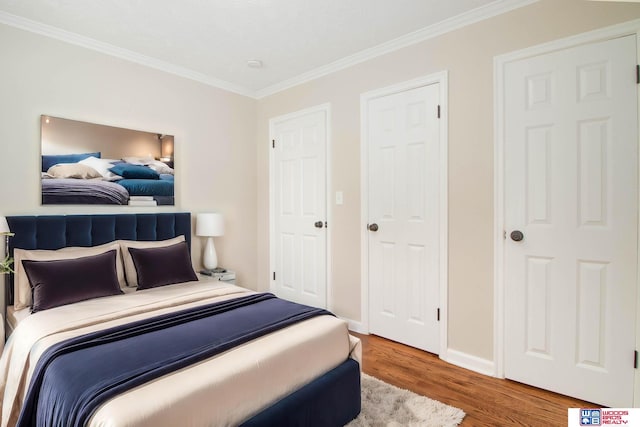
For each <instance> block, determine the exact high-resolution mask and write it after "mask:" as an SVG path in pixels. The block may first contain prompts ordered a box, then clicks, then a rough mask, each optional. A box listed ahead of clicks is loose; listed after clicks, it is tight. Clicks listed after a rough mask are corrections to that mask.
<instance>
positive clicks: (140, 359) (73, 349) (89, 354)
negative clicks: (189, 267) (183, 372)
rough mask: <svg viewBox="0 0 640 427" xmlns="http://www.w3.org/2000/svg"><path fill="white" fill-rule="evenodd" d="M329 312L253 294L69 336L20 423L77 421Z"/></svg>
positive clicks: (32, 389)
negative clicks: (148, 384)
mask: <svg viewBox="0 0 640 427" xmlns="http://www.w3.org/2000/svg"><path fill="white" fill-rule="evenodd" d="M322 314H330V313H329V312H327V311H325V310H322V309H317V308H313V307H307V306H303V305H300V304H295V303H292V302H289V301H285V300H281V299H278V298H276V297H275V296H273V295H272V294H256V295H250V296H247V297H241V298H236V299H233V300H230V301H224V302H220V303H214V304H208V305H206V306H201V307H196V308H193V309H188V310H183V311H180V312H176V313H170V314H166V315H162V316H157V317H154V318H151V319H145V320H142V321H137V322H133V323H129V324H126V325H122V326H117V327H113V328H110V329H106V330H103V331H98V332H94V333H90V334H86V335H83V336H80V337H76V338H72V339H69V340H66V341H63V342H61V343H58V344H56V345H53V346H52V347H50V348H49V349H48V350H47V351H46V352H45V353H44V354H43V355H42V357H41V358H40V360H39V361H38V363H37V365H36V368H35V371H34V374H33V377H32V379H31V384H30V385H29V390H28V392H27V396H26V398H25V402H24V405H23V407H22V410H21V413H20V417H19V420H18V424H17V425H18V426H35V425H37V426H65V427H66V426H82V425H84V424H85V423H86V422H87V421H88V420H89V418H90V417H91V416H92V414H93V413H94V412H95V410H96V409H97V408H98V407H99V406H100V405H101V404H102V403H104V402H105V401H106V400H108V399H110V398H112V397H114V396H116V395H118V394H120V393H122V392H124V391H127V390H129V389H131V388H133V387H136V386H138V385H140V384H143V383H146V382H148V381H151V380H153V379H155V378H158V377H160V376H162V375H165V374H167V373H170V372H173V371H175V370H177V369H181V368H183V367H185V366H188V365H191V364H194V363H197V362H199V361H202V360H204V359H206V358H209V357H211V356H213V355H215V354H218V353H221V352H224V351H226V350H228V349H230V348H232V347H235V346H237V345H240V344H243V343H245V342H248V341H250V340H252V339H255V338H257V337H260V336H262V335H265V334H268V333H270V332H273V331H275V330H278V329H281V328H284V327H286V326H289V325H291V324H293V323H296V322H299V321H302V320H305V319H308V318H311V317H314V316H318V315H322Z"/></svg>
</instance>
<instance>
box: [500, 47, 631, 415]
mask: <svg viewBox="0 0 640 427" xmlns="http://www.w3.org/2000/svg"><path fill="white" fill-rule="evenodd" d="M635 64H636V42H635V36H629V37H623V38H619V39H615V40H610V41H606V42H601V43H594V44H590V45H585V46H580V47H575V48H572V49H567V50H563V51H558V52H554V53H551V54H547V55H542V56H538V57H534V58H530V59H525V60H521V61H517V62H513V63H511V64H508V65H507V68H506V69H505V70H506V71H505V79H506V80H505V111H506V113H505V224H506V234H505V238H506V239H507V240H506V244H505V298H506V300H505V315H506V318H505V374H506V377H507V378H511V379H514V380H517V381H520V382H524V383H527V384H531V385H535V386H538V387H542V388H545V389H549V390H553V391H556V392H559V393H563V394H567V395H570V396H575V397H578V398H581V399H584V400H587V401H590V402H594V403H597V404H600V405H607V406H612V407H631V405H632V402H633V400H632V398H633V380H634V369H633V355H634V350H635V316H636V286H637V285H636V282H637V258H638V250H637V245H638V227H637V224H638V133H637V130H638V123H637V114H638V110H637V105H636V102H637V92H636V90H637V89H636V82H635V73H634V70H635ZM518 231H519V232H521V233H522V236H523V239H522V240H520V241H517V239H518V236H516V235H515V234H514V235H513V236H512V233H513V232H516V234H517V232H518ZM514 238H515V240H514Z"/></svg>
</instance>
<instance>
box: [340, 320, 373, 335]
mask: <svg viewBox="0 0 640 427" xmlns="http://www.w3.org/2000/svg"><path fill="white" fill-rule="evenodd" d="M340 318H341V319H342V320H344V321H345V322H347V325H349V330H350V331H352V332H357V333H359V334H363V335H369V331H367V329H366V328H365V327H364V325H363V324H362V322H356V321H355V320H351V319H347V318H346V317H340Z"/></svg>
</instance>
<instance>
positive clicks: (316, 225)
mask: <svg viewBox="0 0 640 427" xmlns="http://www.w3.org/2000/svg"><path fill="white" fill-rule="evenodd" d="M313 225H314V226H315V227H316V228H322V225H323V222H322V221H316V222H315V223H314V224H313Z"/></svg>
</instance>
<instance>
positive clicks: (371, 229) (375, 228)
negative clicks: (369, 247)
mask: <svg viewBox="0 0 640 427" xmlns="http://www.w3.org/2000/svg"><path fill="white" fill-rule="evenodd" d="M369 231H378V224H376V223H375V222H374V223H373V224H369Z"/></svg>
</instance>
